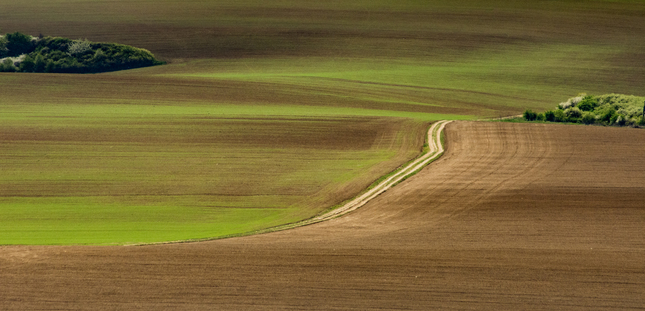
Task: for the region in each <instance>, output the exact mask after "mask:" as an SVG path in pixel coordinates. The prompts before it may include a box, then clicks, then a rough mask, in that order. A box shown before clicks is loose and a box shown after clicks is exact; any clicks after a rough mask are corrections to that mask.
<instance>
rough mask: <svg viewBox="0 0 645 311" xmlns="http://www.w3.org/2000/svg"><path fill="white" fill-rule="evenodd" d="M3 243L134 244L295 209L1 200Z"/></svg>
mask: <svg viewBox="0 0 645 311" xmlns="http://www.w3.org/2000/svg"><path fill="white" fill-rule="evenodd" d="M0 210H2V211H3V220H2V227H1V228H0V245H3V244H28V245H32V244H38V245H47V244H131V243H153V242H160V241H169V240H188V239H195V238H201V237H206V236H225V235H231V234H236V233H242V232H248V231H253V230H257V229H261V228H265V227H267V226H271V225H278V224H280V223H285V222H290V221H295V220H297V219H298V218H295V217H297V216H294V215H295V212H296V209H292V208H187V207H179V206H165V205H152V206H150V205H141V206H130V205H126V204H107V203H105V202H103V201H102V199H101V198H92V197H89V198H88V197H76V198H74V197H68V198H12V199H10V200H6V199H3V201H2V202H0Z"/></svg>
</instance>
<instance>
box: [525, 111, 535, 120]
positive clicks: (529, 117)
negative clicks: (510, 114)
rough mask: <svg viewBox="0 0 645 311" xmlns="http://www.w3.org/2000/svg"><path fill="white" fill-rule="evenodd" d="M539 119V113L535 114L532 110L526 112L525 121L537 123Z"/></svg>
mask: <svg viewBox="0 0 645 311" xmlns="http://www.w3.org/2000/svg"><path fill="white" fill-rule="evenodd" d="M536 119H537V113H535V112H533V111H532V110H530V109H527V110H526V111H524V120H526V121H535V120H536Z"/></svg>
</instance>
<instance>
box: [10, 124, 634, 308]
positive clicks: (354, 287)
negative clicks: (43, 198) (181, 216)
mask: <svg viewBox="0 0 645 311" xmlns="http://www.w3.org/2000/svg"><path fill="white" fill-rule="evenodd" d="M445 133H446V142H447V144H446V151H445V153H444V155H443V156H442V157H441V158H440V159H438V160H437V161H435V162H434V163H433V164H432V165H429V166H427V167H426V168H424V169H423V170H421V171H420V172H419V173H417V174H416V175H414V176H412V177H410V178H409V179H407V180H406V181H405V182H402V183H401V184H399V185H398V186H397V187H394V188H392V189H390V190H388V191H387V192H385V193H383V194H381V195H380V196H378V197H376V198H375V199H373V200H371V201H370V202H368V203H367V204H365V205H364V206H363V207H361V208H360V209H357V210H355V211H354V212H352V213H349V214H347V215H345V216H343V217H339V218H334V219H331V220H329V221H325V222H321V223H317V224H313V225H310V226H304V227H300V228H295V229H293V230H285V231H280V232H273V233H268V234H261V235H254V236H247V237H241V238H232V239H224V240H217V241H210V242H201V243H186V244H173V245H154V246H137V247H116V246H103V247H99V246H96V247H77V246H55V247H47V246H28V247H27V246H25V247H20V246H10V247H0V280H2V282H0V309H2V310H46V309H50V310H51V309H67V310H100V309H103V310H117V309H181V310H204V309H208V310H212V309H228V310H302V309H321V310H366V309H387V310H428V309H432V308H434V309H445V310H451V309H454V310H465V309H478V310H482V309H488V310H518V309H519V310H554V309H557V310H609V309H621V310H630V309H631V310H642V309H643V308H644V307H645V230H643V228H644V227H645V204H643V193H645V170H643V168H644V167H645V157H644V156H643V154H644V152H643V151H644V149H643V142H645V131H643V130H638V129H626V128H602V127H590V126H567V125H545V124H516V123H501V122H500V123H486V122H460V121H459V122H453V123H451V124H449V125H448V126H446V129H445Z"/></svg>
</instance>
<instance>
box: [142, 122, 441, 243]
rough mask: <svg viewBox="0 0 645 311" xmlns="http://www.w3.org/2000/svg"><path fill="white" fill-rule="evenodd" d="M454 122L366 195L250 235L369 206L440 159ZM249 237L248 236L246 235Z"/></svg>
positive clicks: (437, 129)
mask: <svg viewBox="0 0 645 311" xmlns="http://www.w3.org/2000/svg"><path fill="white" fill-rule="evenodd" d="M450 122H452V121H448V120H442V121H438V122H435V123H434V124H433V125H432V126H431V127H430V129H429V130H428V135H427V136H428V137H427V141H428V152H426V153H425V154H423V155H422V156H420V157H419V158H417V159H416V160H414V161H412V162H411V163H409V164H408V165H406V166H405V167H403V168H402V169H400V170H398V171H397V172H396V173H394V174H392V176H389V177H387V178H386V179H385V180H383V181H382V182H380V183H378V184H377V185H376V186H374V187H373V188H371V189H369V190H367V191H366V192H365V193H363V194H361V195H359V196H358V197H356V198H353V199H352V200H350V201H349V202H347V203H344V204H342V206H341V207H339V208H336V209H332V210H330V211H327V212H325V213H323V214H321V215H318V216H316V217H312V218H310V219H305V220H302V221H299V222H296V223H292V224H286V225H282V226H278V227H273V228H268V229H265V230H260V231H256V232H251V233H250V234H262V233H269V232H276V231H282V230H287V229H293V228H297V227H302V226H307V225H312V224H316V223H319V222H323V221H326V220H330V219H334V218H337V217H341V216H343V215H346V214H347V213H350V212H352V211H355V210H356V209H358V208H360V207H361V206H363V205H365V204H367V202H369V201H370V200H372V199H374V198H376V197H377V196H379V195H380V194H382V193H383V192H385V191H387V190H388V189H390V188H392V187H394V186H395V185H396V184H398V183H399V182H401V181H403V180H405V179H406V178H408V177H410V176H412V175H414V174H415V173H416V172H418V171H419V170H421V169H422V168H423V167H424V166H426V165H428V163H430V162H432V161H434V160H436V159H437V158H439V157H440V156H441V155H442V154H443V152H444V149H443V146H442V145H441V133H442V131H443V129H444V128H445V127H446V125H447V124H448V123H450ZM245 235H248V234H245ZM206 240H209V239H201V240H197V241H206ZM179 242H195V241H193V240H190V241H179ZM167 243H175V242H167ZM167 243H153V244H167Z"/></svg>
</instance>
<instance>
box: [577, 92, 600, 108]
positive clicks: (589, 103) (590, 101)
mask: <svg viewBox="0 0 645 311" xmlns="http://www.w3.org/2000/svg"><path fill="white" fill-rule="evenodd" d="M597 103H598V101H597V100H596V99H595V98H594V97H593V96H591V95H587V96H585V97H584V98H583V99H582V101H581V102H580V103H579V104H578V105H577V106H576V107H578V108H579V109H580V110H582V111H592V110H594V108H596V104H597Z"/></svg>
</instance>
